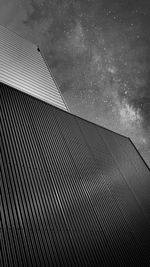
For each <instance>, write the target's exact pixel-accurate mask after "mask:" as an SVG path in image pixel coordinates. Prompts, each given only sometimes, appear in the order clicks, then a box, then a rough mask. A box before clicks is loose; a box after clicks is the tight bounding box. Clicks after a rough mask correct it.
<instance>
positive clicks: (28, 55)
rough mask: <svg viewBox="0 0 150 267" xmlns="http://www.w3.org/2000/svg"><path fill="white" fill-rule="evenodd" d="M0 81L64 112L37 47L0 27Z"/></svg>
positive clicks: (65, 108) (59, 97) (60, 97)
mask: <svg viewBox="0 0 150 267" xmlns="http://www.w3.org/2000/svg"><path fill="white" fill-rule="evenodd" d="M0 81H1V82H3V83H5V84H8V85H10V86H12V87H14V88H16V89H18V90H21V91H23V92H25V93H27V94H29V95H32V96H34V97H37V98H39V99H41V100H43V101H45V102H48V103H50V104H52V105H55V106H57V107H59V108H61V109H64V110H67V107H66V106H65V103H64V101H63V98H62V96H61V94H60V92H59V89H58V88H57V86H56V84H55V82H54V80H53V78H52V76H51V73H50V72H49V71H48V69H47V66H46V64H45V62H44V60H43V58H42V56H41V54H40V52H39V51H38V50H37V46H36V45H34V44H32V43H30V42H28V41H26V40H24V39H23V38H21V37H20V36H18V35H17V34H15V33H13V32H11V31H9V30H8V29H6V28H4V27H3V26H0Z"/></svg>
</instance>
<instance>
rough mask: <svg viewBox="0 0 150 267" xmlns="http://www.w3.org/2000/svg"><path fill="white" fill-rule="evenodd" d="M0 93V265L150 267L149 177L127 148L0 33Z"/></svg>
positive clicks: (21, 46) (33, 51)
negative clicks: (79, 112) (72, 104)
mask: <svg viewBox="0 0 150 267" xmlns="http://www.w3.org/2000/svg"><path fill="white" fill-rule="evenodd" d="M26 49H27V50H26ZM27 54H29V57H27ZM32 56H33V57H32ZM16 62H17V64H16ZM18 65H19V67H18ZM39 65H40V71H39V69H38V68H39ZM28 66H29V68H28ZM31 66H32V68H31ZM20 70H21V71H20ZM29 70H30V71H29ZM37 73H38V75H37ZM40 73H42V75H41V76H40ZM37 80H38V82H37ZM39 84H40V86H39ZM36 88H38V89H37V91H36ZM0 89H1V137H2V138H1V140H2V141H1V151H2V153H1V155H2V160H1V173H2V179H1V261H2V266H149V265H150V171H149V168H148V166H147V165H146V164H145V162H144V160H143V159H142V157H141V156H140V154H139V153H138V151H137V150H136V148H135V147H134V145H133V143H132V142H131V140H130V139H129V138H127V137H124V136H122V135H119V134H117V133H114V132H112V131H110V130H107V129H105V128H103V127H100V126H98V125H96V124H93V123H90V122H88V121H86V120H84V119H82V118H80V117H77V116H75V115H73V114H71V113H70V112H69V110H68V109H67V106H66V105H65V103H64V100H63V98H62V96H61V94H60V92H59V89H58V88H57V86H56V85H55V83H54V82H53V79H52V76H51V75H50V73H49V72H48V70H47V68H46V65H44V61H43V59H42V57H41V55H40V51H38V50H37V48H36V46H34V45H32V44H30V43H27V42H26V41H25V40H23V39H22V38H21V37H19V36H17V35H16V34H14V33H12V32H10V31H8V30H7V29H5V28H3V27H0Z"/></svg>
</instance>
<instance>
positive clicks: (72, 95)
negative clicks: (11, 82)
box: [0, 0, 150, 166]
mask: <svg viewBox="0 0 150 267" xmlns="http://www.w3.org/2000/svg"><path fill="white" fill-rule="evenodd" d="M0 24H2V25H4V26H6V27H8V28H9V29H13V30H14V31H15V32H17V33H18V34H20V35H22V36H23V37H24V38H26V39H28V40H30V41H32V42H34V43H36V44H39V46H40V48H41V51H42V53H43V55H44V56H45V58H46V60H47V62H48V64H49V66H50V68H51V69H52V72H53V74H54V76H55V78H56V80H57V82H58V84H59V86H60V89H61V91H62V94H63V96H64V98H65V100H66V102H67V105H68V107H69V109H70V111H71V112H72V113H75V114H77V115H79V116H81V117H84V118H85V119H88V120H90V121H92V122H95V123H97V124H99V125H102V126H104V127H107V128H109V129H111V130H113V131H116V132H119V133H121V134H123V135H126V136H129V137H130V138H131V139H132V141H133V142H134V143H135V145H136V147H137V148H138V149H139V151H140V153H141V154H142V156H143V157H144V159H145V161H146V162H147V164H148V165H149V166H150V0H78V1H75V0H0Z"/></svg>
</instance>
